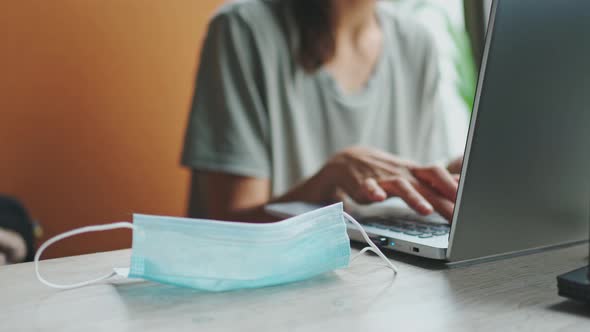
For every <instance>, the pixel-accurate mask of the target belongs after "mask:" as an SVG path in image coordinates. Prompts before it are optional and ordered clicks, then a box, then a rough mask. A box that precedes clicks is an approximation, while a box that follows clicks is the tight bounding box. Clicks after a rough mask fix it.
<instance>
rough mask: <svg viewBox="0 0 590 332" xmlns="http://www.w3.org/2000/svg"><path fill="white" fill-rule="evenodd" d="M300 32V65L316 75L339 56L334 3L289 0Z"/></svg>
mask: <svg viewBox="0 0 590 332" xmlns="http://www.w3.org/2000/svg"><path fill="white" fill-rule="evenodd" d="M285 1H286V2H288V5H289V6H290V9H291V11H292V13H293V17H294V19H295V25H296V26H297V29H298V32H299V38H300V40H299V47H298V49H297V50H296V54H295V56H296V61H297V62H298V63H299V64H300V65H301V66H302V67H303V68H304V69H305V71H307V72H314V71H316V70H317V69H319V68H320V67H321V66H322V65H323V64H325V63H326V62H328V61H330V60H331V59H332V58H333V57H334V53H335V52H336V40H335V36H334V35H335V32H334V28H333V27H334V22H333V17H332V15H331V13H332V1H334V0H285Z"/></svg>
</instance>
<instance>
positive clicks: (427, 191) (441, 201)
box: [413, 182, 455, 221]
mask: <svg viewBox="0 0 590 332" xmlns="http://www.w3.org/2000/svg"><path fill="white" fill-rule="evenodd" d="M413 185H414V188H416V190H417V191H418V192H419V193H420V194H421V195H422V196H423V197H424V198H425V199H426V200H427V201H428V202H429V203H430V204H432V206H433V207H434V209H435V210H436V212H438V213H439V214H440V215H441V216H443V217H444V218H445V219H447V220H449V221H451V219H452V218H453V210H454V209H455V201H451V200H449V199H447V198H446V197H444V196H442V195H441V194H439V193H438V192H436V191H434V190H432V189H431V188H429V187H428V186H425V185H424V184H422V183H420V182H417V183H414V184H413Z"/></svg>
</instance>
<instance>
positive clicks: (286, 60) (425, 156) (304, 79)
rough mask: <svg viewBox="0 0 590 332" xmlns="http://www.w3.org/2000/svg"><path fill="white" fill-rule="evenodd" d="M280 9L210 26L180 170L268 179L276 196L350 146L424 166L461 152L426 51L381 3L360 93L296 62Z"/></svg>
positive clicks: (254, 8)
mask: <svg viewBox="0 0 590 332" xmlns="http://www.w3.org/2000/svg"><path fill="white" fill-rule="evenodd" d="M283 2H284V1H283ZM281 3H282V2H281V1H263V0H242V1H238V2H234V3H231V4H229V5H226V6H224V7H223V8H222V9H221V10H220V11H219V12H218V13H217V14H216V15H215V17H214V18H213V19H212V21H211V23H210V25H209V31H208V34H207V37H206V40H205V42H204V46H203V50H202V55H201V63H200V67H199V71H198V76H197V84H196V91H195V94H194V101H193V106H192V112H191V114H190V120H189V123H188V128H187V133H186V140H185V146H184V153H183V157H182V163H183V164H184V165H185V166H187V167H190V168H192V169H198V170H213V171H220V172H227V173H231V174H236V175H244V176H251V177H258V178H268V179H270V180H271V183H272V194H273V195H280V194H282V193H284V192H285V191H287V190H288V189H289V188H290V187H292V186H293V185H294V184H296V183H297V182H299V181H302V180H304V179H305V178H306V177H309V176H311V175H313V174H314V173H315V172H317V171H318V170H319V169H320V168H321V167H322V165H323V164H324V163H325V162H326V160H327V159H328V158H329V157H330V156H332V155H333V154H334V153H336V152H338V151H339V150H341V149H343V148H345V147H348V146H351V145H365V146H371V147H375V148H379V149H382V150H384V151H388V152H390V153H393V154H396V155H399V156H401V157H404V158H408V159H412V160H415V161H418V162H422V163H432V162H440V161H443V160H448V159H450V158H451V157H455V156H457V155H459V154H460V153H462V148H463V147H462V146H451V144H450V143H449V133H448V131H449V126H448V125H447V122H448V121H447V120H446V119H445V117H444V114H443V109H442V103H441V102H440V93H439V91H440V89H439V86H440V84H439V69H438V62H437V58H436V52H435V48H434V45H433V42H432V40H431V39H430V36H429V35H428V33H427V32H426V30H425V28H423V27H422V26H421V25H419V24H418V23H416V22H415V21H413V20H412V19H411V17H410V15H408V14H404V13H400V12H398V9H397V8H396V7H395V6H394V5H393V4H391V3H389V2H385V1H379V2H378V5H377V8H378V9H377V14H378V17H379V21H380V24H381V26H382V29H383V32H384V44H383V50H382V54H381V56H380V58H379V61H378V63H377V65H376V68H375V71H374V73H373V75H372V77H371V78H370V80H369V82H368V83H367V84H366V86H365V87H364V89H363V90H362V91H360V92H358V93H355V94H346V93H344V92H343V91H342V90H341V89H340V88H339V86H338V84H337V83H336V81H334V79H333V78H332V76H331V75H330V74H329V73H328V72H327V71H326V70H322V69H320V70H319V71H317V72H315V73H311V74H310V73H306V72H305V71H304V70H303V68H302V67H300V66H299V65H298V64H297V63H296V62H295V60H294V56H293V54H294V50H295V49H296V47H297V38H298V37H297V30H296V28H295V26H294V23H293V21H292V17H291V16H290V15H289V11H288V10H287V9H286V8H285V6H284V5H282V4H281ZM455 145H456V144H455Z"/></svg>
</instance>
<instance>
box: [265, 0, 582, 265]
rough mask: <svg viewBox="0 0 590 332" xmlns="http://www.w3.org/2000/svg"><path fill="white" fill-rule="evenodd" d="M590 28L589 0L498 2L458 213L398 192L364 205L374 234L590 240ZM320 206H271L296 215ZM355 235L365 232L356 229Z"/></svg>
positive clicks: (363, 216)
mask: <svg viewBox="0 0 590 332" xmlns="http://www.w3.org/2000/svg"><path fill="white" fill-rule="evenodd" d="M589 34H590V1H587V0H569V1H563V0H518V1H516V0H496V1H494V2H493V4H492V11H491V14H490V22H489V24H488V32H487V35H486V44H485V49H484V55H483V59H482V65H481V69H480V74H479V81H478V85H477V91H476V96H475V104H474V108H473V113H472V117H471V123H470V128H469V134H468V137H467V144H466V150H465V157H464V158H465V159H464V161H463V169H462V171H461V179H460V181H459V189H458V196H457V201H456V203H455V210H454V213H453V218H452V222H451V223H450V224H449V223H448V222H446V221H445V220H444V219H442V218H441V217H440V216H438V215H432V216H428V217H426V218H424V217H421V216H419V215H418V214H416V213H414V212H413V211H412V210H411V209H410V208H409V207H408V206H407V205H405V204H404V203H403V202H402V201H401V200H399V199H397V198H391V199H389V200H387V201H385V202H382V203H379V204H376V205H375V204H371V205H370V206H358V205H357V206H354V205H353V207H352V208H349V211H350V212H352V214H353V215H355V216H356V217H357V218H358V219H359V221H360V222H361V223H362V224H363V227H364V228H365V230H366V231H367V233H369V235H370V236H371V238H372V239H373V241H374V242H375V243H377V244H378V245H379V246H381V247H382V248H387V249H391V250H397V251H401V252H405V253H409V254H412V255H417V256H422V257H427V258H431V259H437V260H445V261H449V262H466V261H472V260H480V259H487V258H496V257H503V256H506V255H512V254H521V253H528V252H534V251H538V250H544V249H547V248H554V247H560V246H565V245H570V244H574V243H580V242H583V241H585V240H587V238H588V223H587V220H588V211H589V207H590V42H589V41H588V35H589ZM346 203H347V202H345V205H346ZM317 207H318V206H315V205H311V204H308V203H302V202H290V203H281V204H271V205H269V206H267V211H268V212H269V213H273V214H275V215H279V216H283V217H287V216H293V215H297V214H299V213H302V212H306V211H309V210H311V209H315V208H317ZM349 236H350V238H351V240H353V241H363V239H362V237H361V236H360V232H359V231H358V230H356V229H355V228H354V227H353V226H351V227H349Z"/></svg>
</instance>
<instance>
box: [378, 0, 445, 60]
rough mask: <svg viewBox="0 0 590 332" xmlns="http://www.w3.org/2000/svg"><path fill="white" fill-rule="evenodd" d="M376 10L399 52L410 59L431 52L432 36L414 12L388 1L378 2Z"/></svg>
mask: <svg viewBox="0 0 590 332" xmlns="http://www.w3.org/2000/svg"><path fill="white" fill-rule="evenodd" d="M378 10H379V15H380V17H381V19H382V21H383V25H384V27H385V29H386V30H387V35H388V37H389V39H390V40H391V42H393V43H394V44H395V45H396V46H397V47H398V49H399V50H404V51H405V52H404V53H406V54H407V55H408V56H411V57H412V58H415V57H416V56H418V55H423V54H424V53H429V52H431V51H432V47H433V46H434V39H433V37H432V34H431V33H430V31H429V30H428V28H426V26H425V25H424V24H423V23H422V22H420V21H419V20H417V19H416V18H415V13H414V12H412V11H411V10H410V9H408V8H407V7H406V6H401V5H399V4H396V3H393V2H390V1H380V2H379V6H378Z"/></svg>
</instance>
